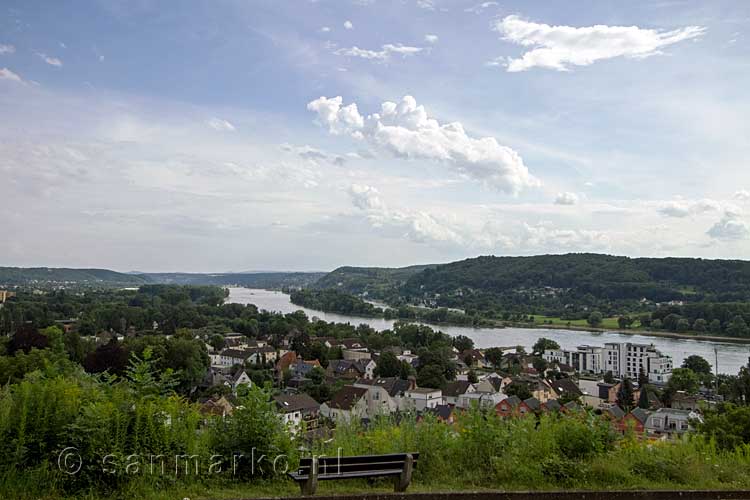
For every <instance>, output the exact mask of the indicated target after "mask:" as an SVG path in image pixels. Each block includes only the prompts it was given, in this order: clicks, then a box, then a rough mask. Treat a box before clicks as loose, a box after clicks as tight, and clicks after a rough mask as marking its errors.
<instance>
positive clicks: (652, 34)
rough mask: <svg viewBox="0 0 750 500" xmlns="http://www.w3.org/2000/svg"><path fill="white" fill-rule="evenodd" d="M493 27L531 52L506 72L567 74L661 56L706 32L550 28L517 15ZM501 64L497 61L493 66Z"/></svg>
mask: <svg viewBox="0 0 750 500" xmlns="http://www.w3.org/2000/svg"><path fill="white" fill-rule="evenodd" d="M494 28H495V30H496V31H498V32H500V33H501V34H502V35H503V39H504V40H506V41H509V42H512V43H515V44H517V45H521V46H523V47H527V48H529V49H530V50H529V51H528V52H526V53H525V54H523V56H522V57H521V58H519V59H512V58H511V59H508V61H507V70H508V71H511V72H515V71H525V70H528V69H530V68H534V67H540V68H549V69H555V70H558V71H568V70H569V69H570V66H588V65H590V64H593V63H594V62H596V61H600V60H604V59H611V58H613V57H623V56H624V57H631V58H644V57H649V56H653V55H656V54H661V53H662V52H661V50H660V49H662V48H663V47H667V46H669V45H672V44H675V43H678V42H681V41H684V40H689V39H694V38H698V37H700V36H702V35H703V34H704V33H705V31H706V29H705V28H703V27H700V26H687V27H685V28H680V29H675V30H672V31H659V30H654V29H643V28H639V27H637V26H606V25H596V26H588V27H583V28H575V27H572V26H550V25H548V24H541V23H534V22H530V21H524V20H523V19H521V18H520V17H519V16H516V15H511V16H506V17H505V18H503V19H502V20H499V21H496V23H495V26H494ZM499 61H500V60H499V59H496V60H495V61H494V64H497V63H498V62H499Z"/></svg>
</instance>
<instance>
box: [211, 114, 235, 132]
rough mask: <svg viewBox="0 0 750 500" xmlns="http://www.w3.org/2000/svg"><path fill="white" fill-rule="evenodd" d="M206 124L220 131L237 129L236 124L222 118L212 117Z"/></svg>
mask: <svg viewBox="0 0 750 500" xmlns="http://www.w3.org/2000/svg"><path fill="white" fill-rule="evenodd" d="M206 125H208V126H209V127H211V128H212V129H214V130H218V131H219V132H234V131H235V130H237V129H236V128H235V126H234V125H232V124H231V123H229V122H228V121H226V120H222V119H221V118H215V117H214V118H211V119H210V120H208V121H207V122H206Z"/></svg>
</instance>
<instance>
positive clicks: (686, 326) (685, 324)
mask: <svg viewBox="0 0 750 500" xmlns="http://www.w3.org/2000/svg"><path fill="white" fill-rule="evenodd" d="M675 330H677V331H678V332H680V333H684V332H686V331H688V330H690V321H688V320H687V319H685V318H680V319H679V320H677V326H676V327H675Z"/></svg>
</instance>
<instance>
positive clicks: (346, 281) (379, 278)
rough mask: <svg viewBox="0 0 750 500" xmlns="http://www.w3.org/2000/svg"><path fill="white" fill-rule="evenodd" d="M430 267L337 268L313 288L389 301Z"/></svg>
mask: <svg viewBox="0 0 750 500" xmlns="http://www.w3.org/2000/svg"><path fill="white" fill-rule="evenodd" d="M430 267H433V266H430V265H420V266H409V267H400V268H387V267H351V266H345V267H339V268H338V269H335V270H333V271H331V272H330V273H328V274H326V275H325V276H323V277H321V278H320V279H319V280H318V281H316V282H315V284H314V287H315V288H319V289H336V290H339V291H342V292H346V293H352V294H357V295H363V294H366V295H367V296H368V297H371V298H375V299H383V300H385V299H389V298H392V296H393V294H394V293H396V294H397V292H398V291H399V290H400V289H401V287H403V286H404V285H405V284H406V282H407V281H408V280H409V279H410V278H411V277H413V276H415V275H417V274H418V273H420V272H422V271H424V270H425V269H428V268H430Z"/></svg>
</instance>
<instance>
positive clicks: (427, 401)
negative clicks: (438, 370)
mask: <svg viewBox="0 0 750 500" xmlns="http://www.w3.org/2000/svg"><path fill="white" fill-rule="evenodd" d="M405 398H406V407H407V409H410V410H416V411H424V410H425V409H427V408H435V407H436V406H437V405H439V404H441V403H442V402H443V391H441V390H440V389H430V388H429V387H414V388H411V389H409V390H408V391H406V393H405Z"/></svg>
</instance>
